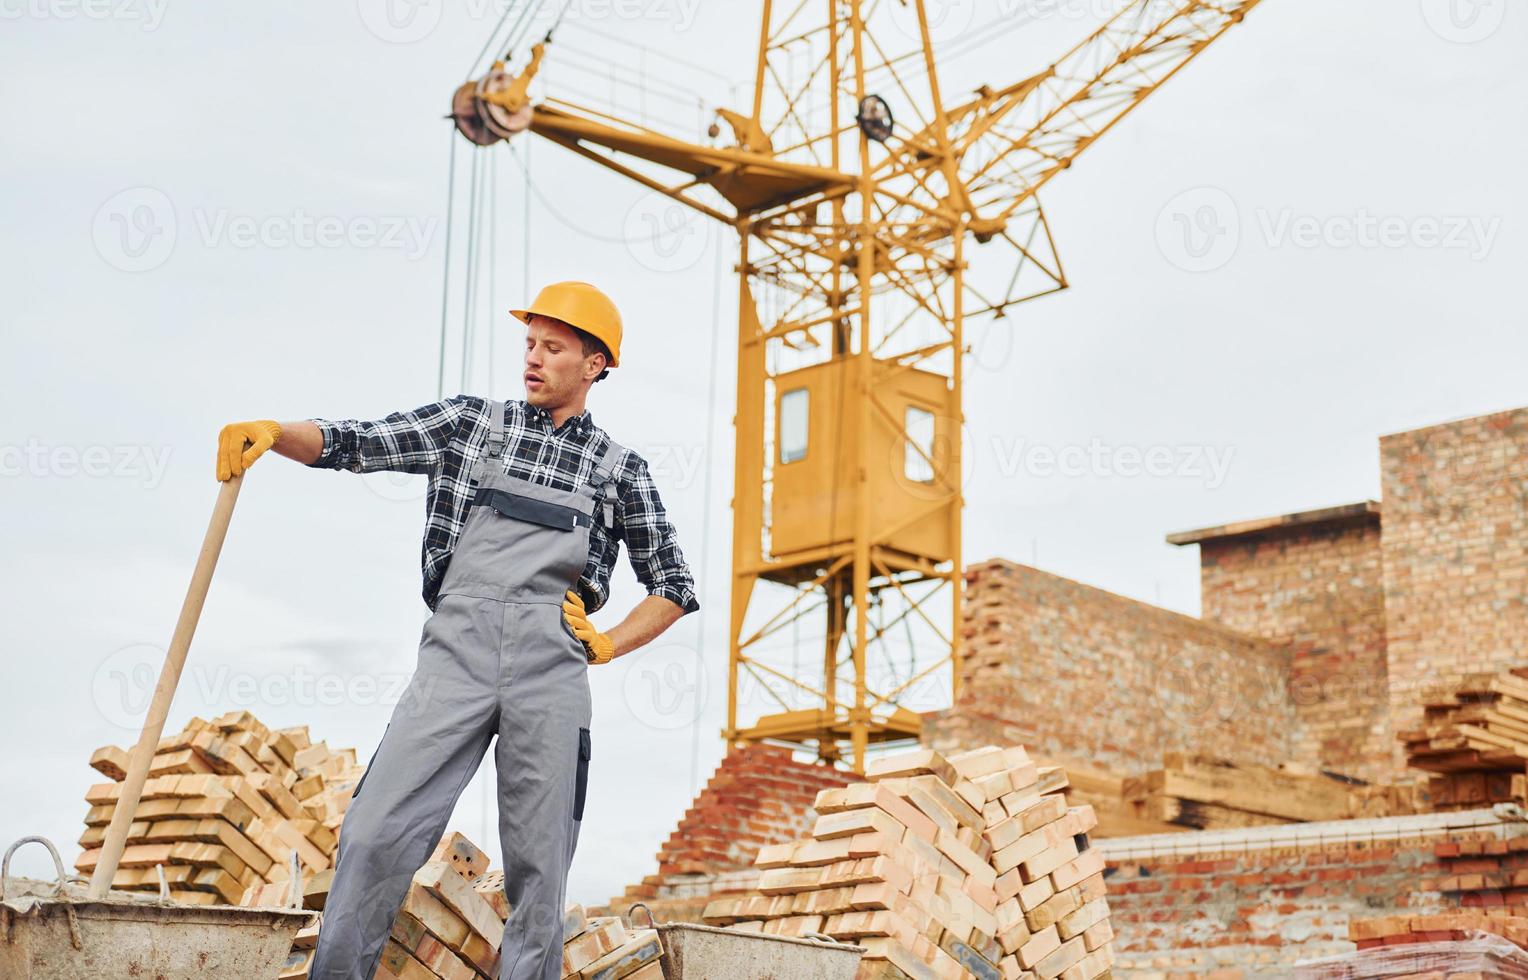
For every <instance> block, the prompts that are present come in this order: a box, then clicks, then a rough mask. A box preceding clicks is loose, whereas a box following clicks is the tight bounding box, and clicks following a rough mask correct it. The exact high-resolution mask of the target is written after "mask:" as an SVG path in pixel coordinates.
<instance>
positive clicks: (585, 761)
mask: <svg viewBox="0 0 1528 980" xmlns="http://www.w3.org/2000/svg"><path fill="white" fill-rule="evenodd" d="M589 749H590V747H589V729H587V728H580V729H579V730H578V772H577V773H576V774H575V776H574V779H573V819H574V820H582V819H584V797H585V795H586V794H587V793H588V791H589V754H590V751H589Z"/></svg>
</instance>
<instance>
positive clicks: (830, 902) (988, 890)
mask: <svg viewBox="0 0 1528 980" xmlns="http://www.w3.org/2000/svg"><path fill="white" fill-rule="evenodd" d="M866 775H867V777H868V781H866V782H862V783H852V784H850V785H848V786H844V787H842V788H837V789H825V790H823V791H822V792H821V793H819V794H818V797H817V802H816V809H817V812H818V814H819V816H818V817H817V820H816V823H815V824H814V825H813V827H812V835H811V836H810V837H808V838H804V839H801V840H797V841H793V842H790V843H785V844H779V845H773V846H770V847H766V848H764V849H762V850H761V851H760V852H759V856H758V859H757V861H756V862H755V863H756V864H757V865H758V866H759V867H760V868H761V869H763V870H762V872H761V874H760V878H759V885H758V889H757V890H756V891H755V892H753V893H750V894H746V895H741V896H729V897H724V898H719V899H717V900H715V901H713V902H712V903H711V904H710V905H709V906H707V908H706V910H705V913H704V918H705V920H706V921H707V922H709V923H711V924H714V925H722V926H726V927H728V928H732V929H743V930H748V931H754V932H762V933H768V934H773V935H782V936H801V935H805V934H808V933H825V934H827V935H829V936H832V937H833V938H835V939H842V940H849V941H853V942H855V943H858V944H860V945H862V946H864V947H865V948H866V951H867V952H866V954H865V958H864V960H863V961H862V964H861V967H860V973H859V977H860V978H861V980H883V978H884V980H905V978H913V980H959V978H964V977H978V978H981V980H1016V978H1033V977H1040V978H1045V980H1049V978H1053V977H1064V978H1066V980H1090V978H1094V977H1104V976H1108V975H1109V968H1110V966H1111V964H1112V962H1113V952H1112V948H1111V945H1110V941H1111V940H1112V939H1113V932H1112V931H1111V929H1110V924H1109V907H1108V903H1107V901H1106V900H1105V898H1104V880H1103V871H1104V861H1103V857H1102V855H1101V853H1100V852H1099V851H1097V850H1095V849H1091V848H1090V847H1089V843H1088V832H1089V831H1091V830H1092V829H1093V828H1094V826H1095V825H1096V823H1097V819H1096V817H1095V816H1094V813H1093V810H1092V808H1091V807H1087V806H1081V807H1068V806H1067V802H1066V798H1065V796H1064V795H1063V792H1062V791H1063V790H1064V789H1065V788H1066V786H1067V776H1066V773H1065V772H1064V771H1063V770H1061V769H1059V768H1056V767H1041V766H1037V765H1036V764H1035V763H1034V761H1033V760H1031V759H1030V757H1029V755H1028V753H1027V752H1026V751H1025V750H1024V748H1023V747H1022V746H1011V747H1007V748H1003V747H998V746H985V747H982V748H978V749H973V750H971V751H968V752H962V753H960V754H958V755H952V756H949V757H948V758H946V757H944V756H942V755H941V754H939V753H938V752H935V751H932V750H927V749H925V750H920V751H917V752H912V753H908V754H903V755H895V756H890V757H884V758H881V759H877V760H875V761H873V762H872V763H871V764H870V766H869V767H868V768H867V773H866Z"/></svg>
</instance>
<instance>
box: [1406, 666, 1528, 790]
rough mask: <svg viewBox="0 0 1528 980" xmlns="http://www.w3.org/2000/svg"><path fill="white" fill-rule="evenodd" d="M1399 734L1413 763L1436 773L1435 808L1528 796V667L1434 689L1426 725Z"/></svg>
mask: <svg viewBox="0 0 1528 980" xmlns="http://www.w3.org/2000/svg"><path fill="white" fill-rule="evenodd" d="M1397 737H1398V738H1399V739H1400V740H1401V741H1402V742H1404V743H1405V746H1406V762H1407V765H1409V766H1411V768H1413V769H1420V770H1423V771H1425V772H1430V773H1435V774H1436V775H1434V776H1432V777H1431V779H1430V781H1429V786H1428V792H1429V796H1430V797H1431V803H1432V808H1433V809H1434V810H1444V811H1448V810H1470V809H1475V808H1477V807H1488V806H1491V805H1493V804H1496V803H1517V804H1520V805H1521V804H1523V803H1525V802H1528V780H1525V778H1524V773H1525V769H1524V766H1525V764H1528V669H1525V668H1518V669H1515V670H1511V671H1507V672H1506V673H1501V674H1475V675H1471V676H1468V677H1465V678H1464V679H1462V680H1460V681H1457V682H1455V683H1453V684H1450V685H1449V686H1448V687H1447V688H1446V689H1444V690H1440V691H1436V692H1433V693H1431V694H1430V695H1428V696H1427V697H1425V698H1424V699H1423V711H1422V724H1421V727H1419V728H1415V729H1412V730H1410V731H1404V732H1400V733H1399V734H1398V736H1397Z"/></svg>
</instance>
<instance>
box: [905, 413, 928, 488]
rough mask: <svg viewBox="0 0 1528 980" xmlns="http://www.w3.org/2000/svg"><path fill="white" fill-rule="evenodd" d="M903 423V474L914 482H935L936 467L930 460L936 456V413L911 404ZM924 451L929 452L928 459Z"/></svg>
mask: <svg viewBox="0 0 1528 980" xmlns="http://www.w3.org/2000/svg"><path fill="white" fill-rule="evenodd" d="M902 425H903V431H904V433H905V438H904V440H903V452H902V475H903V476H905V477H907V479H909V480H911V481H912V482H913V483H933V482H934V467H933V466H931V465H930V464H929V460H930V459H933V458H934V413H933V412H930V411H928V410H926V409H922V408H918V407H917V406H916V405H909V406H907V414H906V415H905V416H904V418H903V420H902ZM920 449H921V450H922V451H923V452H922V453H920V452H919V450H920ZM924 453H926V454H928V458H927V459H925V458H924Z"/></svg>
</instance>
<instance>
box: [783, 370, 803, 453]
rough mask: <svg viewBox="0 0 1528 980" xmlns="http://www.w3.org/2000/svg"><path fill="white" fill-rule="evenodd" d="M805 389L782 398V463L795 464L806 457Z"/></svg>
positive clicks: (795, 389)
mask: <svg viewBox="0 0 1528 980" xmlns="http://www.w3.org/2000/svg"><path fill="white" fill-rule="evenodd" d="M808 395H809V392H808V391H807V389H805V388H794V389H792V390H790V391H787V392H785V393H784V394H783V395H781V396H780V462H782V463H794V462H795V461H796V460H798V459H801V458H802V457H803V456H805V455H806V434H807V398H808Z"/></svg>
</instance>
